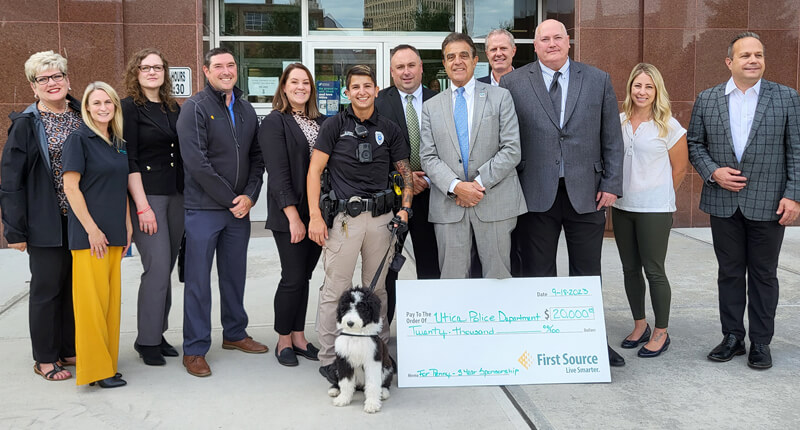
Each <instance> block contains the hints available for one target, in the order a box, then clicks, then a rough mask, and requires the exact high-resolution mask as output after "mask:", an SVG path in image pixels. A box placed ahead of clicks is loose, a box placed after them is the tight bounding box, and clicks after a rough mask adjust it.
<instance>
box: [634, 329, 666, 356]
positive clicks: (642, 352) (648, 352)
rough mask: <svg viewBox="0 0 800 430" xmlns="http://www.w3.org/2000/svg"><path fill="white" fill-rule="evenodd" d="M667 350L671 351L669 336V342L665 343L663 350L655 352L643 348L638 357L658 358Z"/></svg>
mask: <svg viewBox="0 0 800 430" xmlns="http://www.w3.org/2000/svg"><path fill="white" fill-rule="evenodd" d="M667 349H669V334H667V340H665V341H664V344H663V345H661V348H659V349H657V350H655V351H650V350H649V349H647V348H645V347H644V346H642V347H641V348H640V349H639V352H638V353H637V354H636V355H638V356H639V357H642V358H652V357H658V356H659V355H661V353H662V352H664V351H666V350H667Z"/></svg>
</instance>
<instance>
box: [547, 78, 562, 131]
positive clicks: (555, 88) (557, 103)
mask: <svg viewBox="0 0 800 430" xmlns="http://www.w3.org/2000/svg"><path fill="white" fill-rule="evenodd" d="M560 76H561V72H556V73H555V74H554V75H553V82H552V83H551V84H550V91H549V92H550V101H551V102H552V103H553V110H554V111H556V119H557V120H558V126H559V127H561V85H558V78H559V77H560Z"/></svg>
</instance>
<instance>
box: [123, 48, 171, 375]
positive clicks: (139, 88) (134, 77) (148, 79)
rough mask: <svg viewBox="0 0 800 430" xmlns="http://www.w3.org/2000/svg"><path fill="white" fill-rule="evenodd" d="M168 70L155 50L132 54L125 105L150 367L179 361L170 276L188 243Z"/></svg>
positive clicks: (141, 327)
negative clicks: (171, 334)
mask: <svg viewBox="0 0 800 430" xmlns="http://www.w3.org/2000/svg"><path fill="white" fill-rule="evenodd" d="M168 67H169V65H168V63H167V60H166V59H165V58H164V55H163V54H161V52H160V51H158V50H156V49H143V50H141V51H139V52H137V53H135V54H133V57H132V58H131V60H130V61H129V62H128V69H127V72H126V74H125V89H126V90H127V92H128V97H127V98H126V99H124V100H122V112H123V122H124V125H125V126H124V128H123V129H124V136H125V144H126V146H127V150H128V167H129V169H130V173H129V174H128V191H129V192H130V195H131V198H132V200H133V204H132V205H131V218H132V221H133V224H134V229H133V240H134V242H135V243H136V248H137V250H138V251H139V254H140V255H141V257H142V266H144V272H143V273H142V278H141V283H140V284H139V300H138V307H137V313H136V319H137V328H138V336H137V338H136V341H135V342H134V344H133V347H134V349H136V351H137V352H139V355H140V356H141V357H142V359H143V360H144V363H145V364H147V365H150V366H162V365H164V364H166V360H165V359H164V357H165V356H167V357H177V356H178V351H176V350H175V348H173V347H172V345H170V344H169V343H168V342H167V340H166V339H165V338H164V332H166V330H167V327H168V322H169V310H170V306H171V303H172V285H171V283H170V275H171V273H172V269H173V267H175V261H176V259H177V257H178V250H179V249H180V244H181V238H182V237H183V164H182V163H181V154H180V147H179V146H178V134H177V132H176V131H175V122H176V121H177V119H178V112H179V107H178V103H177V102H176V101H175V99H174V98H173V96H172V81H171V80H170V77H169V69H168Z"/></svg>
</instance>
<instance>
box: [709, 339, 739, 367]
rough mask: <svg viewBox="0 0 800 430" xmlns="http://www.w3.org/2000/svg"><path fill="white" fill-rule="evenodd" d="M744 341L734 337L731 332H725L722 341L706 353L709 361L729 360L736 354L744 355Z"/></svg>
mask: <svg viewBox="0 0 800 430" xmlns="http://www.w3.org/2000/svg"><path fill="white" fill-rule="evenodd" d="M744 353H745V347H744V341H743V340H739V339H736V336H734V335H732V334H726V335H725V337H724V338H723V339H722V342H721V343H720V344H719V345H717V346H716V348H714V349H712V350H711V352H709V353H708V359H709V360H711V361H730V360H731V359H732V358H733V357H735V356H737V355H744Z"/></svg>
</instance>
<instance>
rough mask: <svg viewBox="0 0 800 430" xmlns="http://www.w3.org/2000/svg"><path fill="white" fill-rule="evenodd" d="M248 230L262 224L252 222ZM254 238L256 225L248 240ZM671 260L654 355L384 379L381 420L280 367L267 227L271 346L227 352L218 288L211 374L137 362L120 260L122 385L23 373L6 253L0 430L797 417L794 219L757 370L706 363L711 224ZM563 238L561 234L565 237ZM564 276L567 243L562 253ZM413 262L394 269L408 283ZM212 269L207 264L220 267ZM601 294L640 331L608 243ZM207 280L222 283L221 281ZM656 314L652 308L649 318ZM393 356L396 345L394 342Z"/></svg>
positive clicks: (798, 237)
mask: <svg viewBox="0 0 800 430" xmlns="http://www.w3.org/2000/svg"><path fill="white" fill-rule="evenodd" d="M253 228H254V230H256V229H258V230H260V229H262V228H263V225H262V224H261V223H258V224H254V227H253ZM254 236H255V235H254ZM670 239H671V242H670V251H669V256H668V259H667V270H668V274H669V276H670V282H671V284H672V288H673V290H672V299H673V304H672V314H671V321H670V330H669V331H670V336H671V338H672V345H671V346H670V349H669V351H667V352H666V353H665V354H664V355H663V356H662V357H659V358H656V359H650V360H646V359H639V358H638V357H636V350H622V349H619V348H617V350H618V351H619V352H620V353H622V354H623V356H624V357H625V359H626V360H627V365H626V366H625V367H622V368H612V371H611V376H612V383H611V384H593V385H526V386H509V387H465V388H435V389H429V388H415V389H399V388H396V387H395V388H393V389H392V397H391V398H390V399H389V400H387V401H386V402H385V403H384V407H383V410H382V411H381V412H380V413H378V414H375V415H368V414H365V413H363V412H362V402H363V395H361V394H357V395H356V397H355V398H354V401H353V404H352V405H351V406H349V407H345V408H337V407H334V406H332V404H331V400H330V398H329V397H328V396H327V388H328V384H327V383H326V382H325V381H324V380H323V378H322V377H321V376H320V375H319V373H318V372H317V368H318V363H316V362H310V361H306V360H303V359H302V358H301V359H300V360H301V362H300V366H298V367H295V368H286V367H282V366H280V365H278V363H277V361H276V359H275V357H274V355H273V351H272V349H273V348H274V346H275V343H276V342H277V334H276V333H275V332H274V330H273V308H272V297H273V295H274V292H275V288H276V285H277V283H278V279H279V275H280V265H279V262H278V255H277V251H276V249H275V244H274V242H273V240H272V239H271V238H269V237H254V238H253V239H252V240H251V242H250V253H249V258H248V267H249V270H248V285H247V293H246V295H245V301H246V303H245V305H246V307H247V309H248V312H249V315H250V328H249V333H250V334H251V335H252V336H253V337H254V338H255V339H257V340H260V341H262V342H264V343H266V344H267V345H269V347H270V352H269V353H267V354H264V355H249V354H244V353H241V352H238V351H226V350H222V349H221V347H220V344H221V341H222V339H221V328H220V325H219V322H218V321H219V310H218V308H219V305H218V294H216V293H215V295H214V306H213V309H214V311H213V312H214V313H213V315H212V321H213V322H214V332H213V338H214V344H213V346H212V349H211V351H210V352H209V354H208V356H207V358H208V361H209V363H210V365H211V367H212V370H213V372H214V374H213V376H211V377H209V378H196V377H193V376H190V375H188V374H187V373H186V372H185V370H184V368H183V366H182V364H181V361H180V358H167V365H166V366H163V367H150V366H145V365H144V364H143V363H142V361H141V359H139V358H138V354H136V352H135V351H134V350H133V347H132V345H133V341H134V339H135V336H136V317H135V312H136V294H137V288H138V277H139V274H140V273H141V264H140V261H139V259H138V257H136V256H134V257H133V258H126V259H125V260H124V261H123V268H122V271H123V284H122V285H123V295H122V321H121V331H122V333H121V339H120V364H119V370H120V372H122V373H123V374H124V376H125V379H126V380H127V381H128V386H126V387H124V388H120V389H115V390H102V389H99V388H97V387H88V386H84V387H76V386H75V385H74V379H73V380H70V381H69V382H45V381H43V380H42V378H41V377H39V376H38V375H35V374H34V373H33V371H32V368H31V367H32V365H33V362H32V359H31V353H30V340H29V338H28V323H27V318H28V316H27V313H28V303H27V284H26V281H27V279H29V273H28V266H27V255H26V254H22V253H18V252H16V251H13V250H0V360H2V362H3V363H4V365H3V366H2V368H1V369H0V380H1V381H2V388H0V405H2V407H0V428H15V429H16V428H59V429H71V428H120V429H127V428H137V429H138V428H189V427H194V428H243V427H249V428H266V429H295V428H298V429H299V428H332V429H339V428H341V429H351V428H371V427H375V428H398V429H406V428H415V429H416V428H419V429H451V428H453V429H455V428H470V429H472V428H485V429H509V428H531V427H535V428H539V429H546V428H558V429H571V428H611V427H613V428H631V429H632V428H665V429H666V428H709V427H720V428H754V427H755V428H795V427H796V426H797V423H800V409H798V406H797V405H800V391H798V389H797V387H798V385H800V376H798V370H797V369H798V367H799V365H800V341H798V339H797V338H796V336H797V334H798V333H800V227H792V228H788V229H787V231H786V239H785V241H784V244H783V253H782V255H781V261H780V269H779V271H778V275H779V278H780V281H781V299H780V304H779V308H778V314H777V319H776V333H775V338H774V340H773V342H772V353H773V359H774V363H775V365H774V367H773V368H772V369H770V370H767V371H755V370H752V369H749V368H748V367H747V365H746V357H737V358H736V359H734V360H732V361H731V362H729V363H713V362H710V361H708V360H707V359H706V358H705V355H706V354H707V353H708V351H709V350H710V349H711V348H712V347H713V346H714V345H716V344H717V343H718V342H719V341H720V340H721V338H722V336H721V334H720V330H719V317H718V311H717V294H716V286H715V285H716V284H715V277H716V270H717V266H716V260H715V259H714V254H713V249H712V247H711V243H710V231H709V230H708V229H676V230H673V232H672V235H671V237H670ZM562 242H563V240H562ZM559 271H560V273H566V272H567V269H566V248H565V246H564V244H563V243H562V247H561V250H560V252H559ZM413 273H414V270H413V261H412V260H411V259H409V261H408V262H407V263H406V267H405V268H404V269H403V272H402V273H401V278H402V279H413ZM213 278H216V274H214V275H213ZM321 283H322V269H321V265H320V266H319V267H318V268H317V271H316V272H315V274H314V278H313V279H312V290H313V291H312V292H311V294H310V296H311V299H310V303H309V313H308V325H307V328H306V333H307V335H308V337H309V339H310V340H311V341H312V342H314V341H315V340H316V335H315V332H314V324H313V322H314V319H315V311H314V310H315V309H316V302H317V297H316V296H317V295H316V288H317V287H318V286H319V285H321ZM603 283H604V288H603V290H604V291H603V297H604V302H605V303H604V305H605V313H606V327H607V331H608V337H609V341H610V343H611V344H612V345H618V344H619V342H620V341H621V340H622V339H623V338H624V337H625V336H626V335H627V334H628V333H629V332H630V330H631V329H632V327H633V324H632V321H631V316H630V310H629V308H628V304H627V300H626V298H625V293H624V290H623V287H622V269H621V265H620V263H619V257H618V255H617V251H616V247H615V243H614V240H613V239H605V243H604V250H603ZM215 285H216V282H215ZM173 297H174V304H173V308H172V313H171V315H170V322H171V328H170V330H169V331H168V332H167V339H168V340H169V341H170V342H171V343H173V344H174V345H175V346H177V347H179V346H180V344H181V339H182V334H181V326H182V301H183V300H182V299H183V285H182V284H180V283H178V282H177V279H175V282H174V284H173ZM649 315H652V313H649ZM390 347H391V348H392V350H393V352H394V349H395V344H394V342H392V343H391V344H390Z"/></svg>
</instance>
